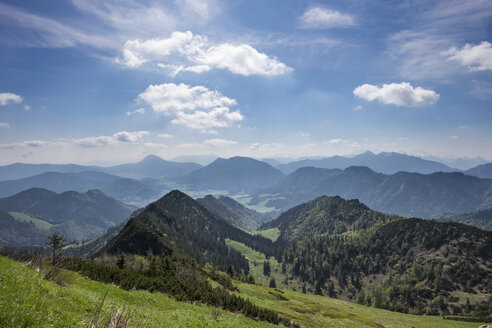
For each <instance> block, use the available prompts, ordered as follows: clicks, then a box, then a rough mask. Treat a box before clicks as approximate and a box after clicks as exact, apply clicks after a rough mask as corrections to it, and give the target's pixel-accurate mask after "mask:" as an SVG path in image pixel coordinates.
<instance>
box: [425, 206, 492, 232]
mask: <svg viewBox="0 0 492 328" xmlns="http://www.w3.org/2000/svg"><path fill="white" fill-rule="evenodd" d="M430 218H431V219H432V220H435V221H440V222H459V223H463V224H468V225H471V226H474V227H477V228H480V229H483V230H488V231H492V208H489V209H486V210H481V211H475V212H471V213H458V214H442V215H435V216H432V217H430Z"/></svg>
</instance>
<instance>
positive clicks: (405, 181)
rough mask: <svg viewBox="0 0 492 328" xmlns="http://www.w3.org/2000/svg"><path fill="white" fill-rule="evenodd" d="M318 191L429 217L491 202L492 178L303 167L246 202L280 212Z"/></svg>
mask: <svg viewBox="0 0 492 328" xmlns="http://www.w3.org/2000/svg"><path fill="white" fill-rule="evenodd" d="M322 195H327V196H335V195H339V196H341V197H343V198H348V199H353V198H357V199H359V200H360V201H361V202H363V203H365V204H367V205H368V206H369V207H370V208H372V209H375V210H379V211H383V212H385V213H392V214H397V215H402V216H407V217H429V216H431V215H435V214H441V213H462V212H472V211H475V210H480V209H487V208H491V207H492V180H491V179H479V178H477V177H473V176H469V175H465V174H463V173H458V172H450V173H443V172H437V173H432V174H419V173H408V172H398V173H395V174H391V175H386V174H382V173H376V172H374V171H372V170H370V169H369V168H367V167H356V166H353V167H349V168H347V169H345V170H340V169H320V168H312V167H305V168H301V169H298V170H297V171H295V172H294V173H292V174H290V175H288V176H287V177H285V178H284V179H282V180H281V181H279V182H278V183H277V184H276V185H274V186H271V187H269V188H265V189H262V190H259V191H256V192H255V193H254V194H253V197H252V199H251V201H250V203H249V204H250V205H255V204H262V205H264V206H267V207H270V208H273V209H275V210H276V211H277V213H280V212H282V211H285V210H287V209H289V208H291V207H293V206H295V205H298V204H301V203H303V202H306V201H309V200H311V199H314V198H316V197H319V196H322Z"/></svg>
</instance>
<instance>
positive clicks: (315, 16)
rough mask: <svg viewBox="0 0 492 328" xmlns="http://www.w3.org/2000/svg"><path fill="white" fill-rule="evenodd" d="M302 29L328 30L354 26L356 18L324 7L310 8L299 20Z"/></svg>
mask: <svg viewBox="0 0 492 328" xmlns="http://www.w3.org/2000/svg"><path fill="white" fill-rule="evenodd" d="M299 25H300V27H302V28H314V29H327V28H334V27H347V26H351V25H354V18H353V17H352V16H350V15H347V14H342V13H340V12H338V11H335V10H330V9H328V8H322V7H312V8H309V9H308V10H306V11H305V12H304V14H302V16H301V17H300V18H299Z"/></svg>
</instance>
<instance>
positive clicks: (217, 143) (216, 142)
mask: <svg viewBox="0 0 492 328" xmlns="http://www.w3.org/2000/svg"><path fill="white" fill-rule="evenodd" d="M203 144H204V145H206V146H212V147H221V146H230V145H235V144H237V142H235V141H234V140H227V139H208V140H205V141H204V142H203Z"/></svg>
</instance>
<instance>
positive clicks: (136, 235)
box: [96, 190, 271, 273]
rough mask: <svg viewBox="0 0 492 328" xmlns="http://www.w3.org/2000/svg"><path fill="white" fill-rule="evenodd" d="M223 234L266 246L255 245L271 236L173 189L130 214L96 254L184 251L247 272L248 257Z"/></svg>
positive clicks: (180, 253)
mask: <svg viewBox="0 0 492 328" xmlns="http://www.w3.org/2000/svg"><path fill="white" fill-rule="evenodd" d="M226 238H232V239H234V240H238V241H241V242H244V243H246V244H248V245H250V246H254V247H256V248H260V249H266V248H267V247H258V245H259V244H263V245H267V246H271V241H270V240H268V239H265V238H263V237H261V236H253V235H250V234H248V233H246V232H244V231H243V230H241V229H239V228H236V227H234V226H233V225H231V224H230V223H228V222H227V221H226V220H224V219H223V218H222V217H218V216H216V215H214V214H212V213H210V212H209V211H208V210H207V209H206V208H205V207H203V206H202V205H200V203H199V202H197V201H196V200H194V199H193V198H191V197H189V196H188V195H186V194H184V193H182V192H180V191H178V190H174V191H171V192H169V193H168V194H166V195H165V196H163V197H162V198H161V199H159V200H158V201H156V202H154V203H151V204H149V205H148V206H147V207H146V208H145V209H144V210H142V211H140V212H139V214H138V215H136V216H135V217H132V218H131V219H130V220H129V221H128V222H127V223H126V225H125V226H124V228H123V229H122V230H121V232H119V234H117V235H116V236H115V237H113V238H111V239H109V240H108V241H107V243H106V244H105V245H104V247H103V248H101V249H99V250H97V251H96V254H104V253H109V254H119V253H132V254H140V255H146V254H148V253H149V252H150V253H152V254H155V255H159V254H167V255H171V254H175V255H181V256H183V255H185V256H188V257H191V258H193V259H194V260H196V261H197V262H198V263H201V264H205V263H207V262H209V263H212V264H214V265H217V266H221V267H227V266H229V265H230V266H233V267H234V269H235V270H236V271H237V272H241V271H244V272H246V273H247V272H248V271H249V266H248V261H247V260H246V259H245V258H244V257H243V256H242V255H241V254H240V253H239V252H237V251H235V250H233V249H230V248H229V247H228V246H227V245H226V244H225V239H226Z"/></svg>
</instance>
